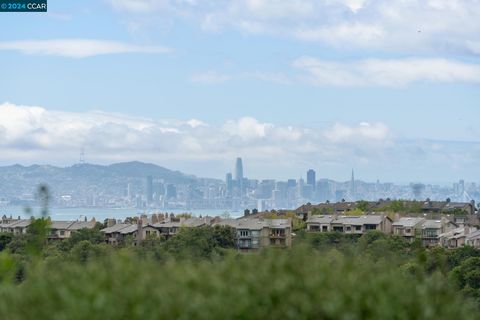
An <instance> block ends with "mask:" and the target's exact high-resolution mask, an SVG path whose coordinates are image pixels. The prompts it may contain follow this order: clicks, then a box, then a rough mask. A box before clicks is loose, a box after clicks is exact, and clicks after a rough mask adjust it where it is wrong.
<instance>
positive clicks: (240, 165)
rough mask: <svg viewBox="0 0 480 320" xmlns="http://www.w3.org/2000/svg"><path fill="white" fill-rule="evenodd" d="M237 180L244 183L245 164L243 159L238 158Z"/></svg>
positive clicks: (236, 165)
mask: <svg viewBox="0 0 480 320" xmlns="http://www.w3.org/2000/svg"><path fill="white" fill-rule="evenodd" d="M235 180H237V181H238V182H239V184H240V183H241V181H243V163H242V158H237V163H236V164H235Z"/></svg>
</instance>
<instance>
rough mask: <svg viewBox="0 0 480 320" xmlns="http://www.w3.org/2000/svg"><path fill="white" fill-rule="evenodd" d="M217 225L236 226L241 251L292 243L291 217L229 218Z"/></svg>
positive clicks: (282, 246)
mask: <svg viewBox="0 0 480 320" xmlns="http://www.w3.org/2000/svg"><path fill="white" fill-rule="evenodd" d="M215 225H221V226H230V227H232V228H234V229H235V231H236V244H237V248H238V249H239V250H241V251H250V250H258V249H261V248H266V247H276V248H285V247H290V246H291V245H292V221H291V219H237V220H235V219H227V220H222V221H220V222H218V223H215Z"/></svg>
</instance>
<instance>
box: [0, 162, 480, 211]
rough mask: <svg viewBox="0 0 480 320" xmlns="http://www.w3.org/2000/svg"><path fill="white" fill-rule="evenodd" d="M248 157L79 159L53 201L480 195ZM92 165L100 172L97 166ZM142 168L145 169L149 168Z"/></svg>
mask: <svg viewBox="0 0 480 320" xmlns="http://www.w3.org/2000/svg"><path fill="white" fill-rule="evenodd" d="M244 160H245V159H242V158H241V157H238V158H236V159H232V163H231V170H229V172H226V173H225V176H224V177H225V178H224V179H210V178H198V177H194V176H188V175H184V174H182V173H180V172H178V171H170V170H168V169H165V168H161V167H157V166H155V165H148V164H142V163H136V162H133V163H129V164H123V165H121V167H122V170H124V171H119V169H118V168H119V167H118V166H117V165H112V166H113V167H114V169H115V170H114V171H113V172H109V171H108V169H109V167H103V168H102V169H101V170H104V173H103V175H101V176H98V177H97V174H98V173H97V171H96V170H99V167H95V166H90V165H89V164H83V165H78V166H74V167H72V168H71V169H68V171H66V172H64V173H62V175H59V177H66V178H65V179H63V180H61V181H59V180H58V179H59V178H58V177H56V178H55V180H54V181H55V183H56V181H58V184H54V183H52V184H51V185H50V186H51V188H52V201H51V205H52V206H55V207H64V208H137V209H139V210H149V209H160V210H161V209H172V210H206V209H212V210H213V209H215V210H225V211H229V212H232V211H243V210H244V209H250V210H252V209H255V208H256V209H261V210H272V209H275V210H278V209H294V208H297V207H299V206H300V205H302V204H304V203H309V202H310V203H314V204H315V203H317V204H318V203H326V202H351V201H356V200H367V201H378V200H379V199H383V200H387V199H416V200H418V201H423V200H425V199H427V198H428V199H430V200H432V201H445V200H447V199H449V200H450V201H451V202H470V201H471V200H476V201H478V200H480V185H479V183H475V182H472V181H469V180H468V179H461V180H459V181H458V182H455V183H452V184H450V185H435V184H422V183H410V184H405V185H400V184H394V183H388V182H381V181H379V180H377V181H374V182H365V181H362V180H359V179H358V172H357V176H355V172H354V171H353V169H352V171H351V172H348V173H347V172H346V173H345V180H344V181H334V180H331V179H327V178H326V175H327V173H325V172H321V171H318V170H317V171H316V170H315V169H314V168H306V170H305V174H303V177H306V179H305V180H304V179H303V178H298V179H294V178H288V179H284V180H277V179H263V180H259V179H255V178H252V177H247V176H246V174H245V172H248V170H245V167H247V168H248V163H246V161H244ZM244 165H245V167H244ZM90 168H91V170H92V171H91V172H90V173H89V171H88V170H90ZM27 169H28V168H26V169H25V170H27ZM73 169H75V170H78V172H79V173H81V175H90V176H91V178H89V179H81V178H79V174H78V173H76V174H75V175H73V176H72V177H69V176H68V175H67V173H68V172H70V171H72V170H73ZM59 170H60V169H59ZM65 170H67V169H65ZM119 172H121V173H119ZM142 172H145V174H144V175H142ZM47 173H48V172H47ZM30 174H31V173H30ZM30 174H21V175H20V174H19V177H23V176H25V177H29V176H30ZM115 175H117V176H115ZM22 179H23V178H22ZM42 180H45V178H42ZM25 181H26V180H25ZM28 188H30V189H28ZM34 188H35V185H31V183H28V185H27V182H24V185H21V184H20V183H10V184H0V207H5V206H25V205H30V206H32V205H35V194H34V191H32V190H33V189H34Z"/></svg>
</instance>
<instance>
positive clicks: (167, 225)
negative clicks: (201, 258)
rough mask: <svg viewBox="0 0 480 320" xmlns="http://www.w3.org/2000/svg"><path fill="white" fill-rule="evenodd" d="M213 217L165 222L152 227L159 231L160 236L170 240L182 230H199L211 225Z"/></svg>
mask: <svg viewBox="0 0 480 320" xmlns="http://www.w3.org/2000/svg"><path fill="white" fill-rule="evenodd" d="M211 221H212V218H211V217H204V218H187V219H185V218H179V219H178V218H177V219H175V220H173V221H165V222H161V223H156V224H153V225H152V227H153V228H155V229H156V230H158V231H159V234H160V235H162V236H163V237H165V239H168V238H170V237H172V236H174V235H176V234H177V233H178V231H179V230H180V229H181V228H197V227H202V226H205V225H210V222H211Z"/></svg>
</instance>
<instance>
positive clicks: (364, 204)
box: [357, 200, 369, 212]
mask: <svg viewBox="0 0 480 320" xmlns="http://www.w3.org/2000/svg"><path fill="white" fill-rule="evenodd" d="M368 207H369V203H368V201H365V200H360V201H357V209H358V210H360V211H362V212H366V211H368Z"/></svg>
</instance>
